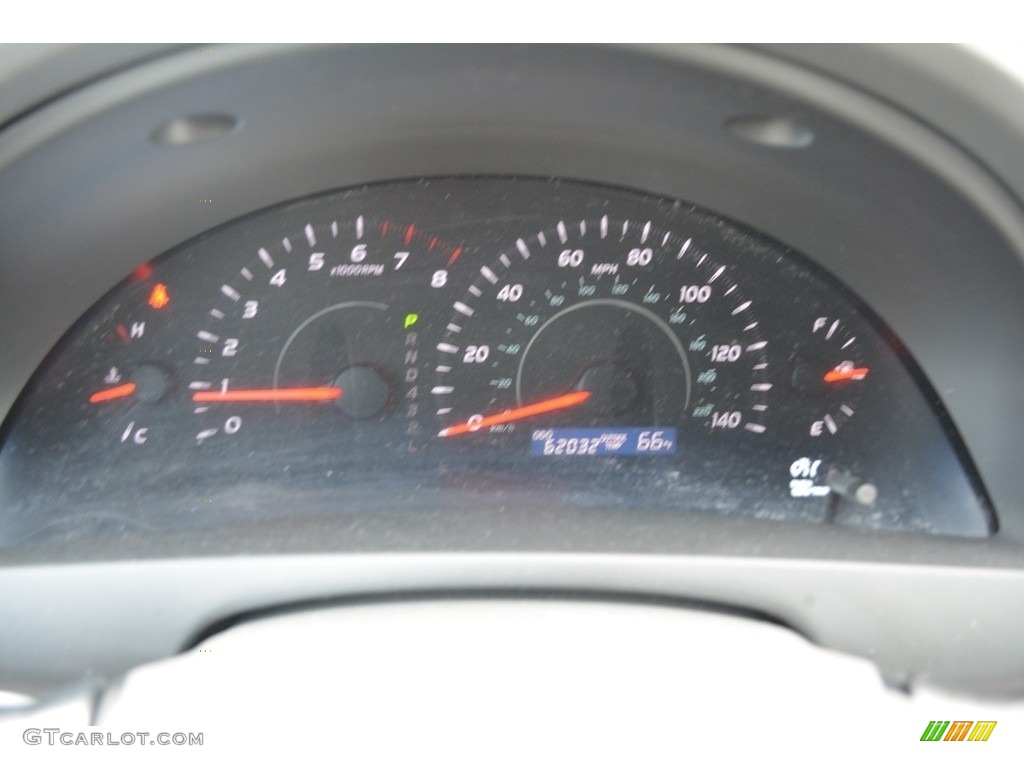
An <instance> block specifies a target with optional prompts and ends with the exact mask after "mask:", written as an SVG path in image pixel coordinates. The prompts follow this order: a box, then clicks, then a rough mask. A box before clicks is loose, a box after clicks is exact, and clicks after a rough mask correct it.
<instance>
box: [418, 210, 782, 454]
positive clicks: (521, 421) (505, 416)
mask: <svg viewBox="0 0 1024 768" xmlns="http://www.w3.org/2000/svg"><path fill="white" fill-rule="evenodd" d="M452 311H453V314H452V316H451V320H450V322H449V324H448V326H447V332H446V334H445V336H444V338H443V340H442V341H441V342H440V343H439V344H438V345H437V347H436V349H437V353H438V355H437V365H436V366H435V373H436V383H435V385H434V387H433V389H432V392H433V394H434V395H435V398H436V404H437V407H436V414H437V417H438V423H439V427H440V432H439V436H440V437H442V438H452V439H454V438H460V439H462V440H469V441H473V440H485V441H487V442H489V443H491V444H500V443H505V442H509V443H511V444H524V443H528V444H529V445H530V450H531V451H532V452H533V453H535V454H537V455H610V454H613V455H640V454H659V453H674V452H675V451H676V449H677V445H678V443H679V441H680V439H683V438H684V437H685V435H686V434H687V433H696V432H701V433H705V434H706V433H730V432H743V433H747V434H749V433H754V434H761V433H763V432H764V431H765V430H766V429H767V426H766V418H765V417H766V411H767V409H768V402H769V393H770V391H771V389H772V383H771V381H770V380H769V370H768V360H767V356H766V347H767V342H766V341H765V340H764V339H763V338H762V336H761V332H760V329H759V325H758V321H757V319H756V316H755V311H756V307H754V306H753V301H751V300H748V299H746V298H745V297H744V295H743V291H742V289H741V287H740V286H739V284H738V283H737V282H736V281H735V280H734V278H733V274H732V265H731V264H729V263H727V262H725V261H723V260H722V259H720V257H719V256H717V255H716V254H712V253H709V252H708V251H706V250H704V249H702V248H701V246H700V244H699V243H697V242H695V241H694V240H693V238H691V237H689V236H686V235H685V234H675V233H673V232H670V231H668V230H666V229H662V228H660V227H658V226H656V225H655V224H654V223H653V222H651V221H630V220H627V219H614V218H611V217H609V216H604V217H601V218H600V219H596V220H586V219H585V220H580V221H569V222H566V221H559V222H558V223H557V224H556V225H555V226H554V227H552V228H551V229H550V230H545V231H541V232H538V233H537V234H536V235H533V236H531V237H526V238H520V239H517V240H516V241H515V242H514V243H513V244H512V246H511V247H510V248H509V249H508V250H506V251H505V252H504V253H501V254H500V255H499V256H498V257H497V258H496V259H495V260H494V261H493V262H491V263H489V264H486V265H484V266H482V267H481V268H480V270H479V273H478V274H477V276H476V279H475V281H474V282H473V283H472V284H471V285H470V286H469V287H468V289H467V290H466V292H465V293H464V295H462V296H461V297H460V298H459V299H458V300H456V301H455V302H454V303H453V304H452Z"/></svg>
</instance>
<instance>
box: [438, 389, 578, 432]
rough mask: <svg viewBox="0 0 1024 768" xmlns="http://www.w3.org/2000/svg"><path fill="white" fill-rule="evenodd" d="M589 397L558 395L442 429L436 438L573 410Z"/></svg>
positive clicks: (576, 394)
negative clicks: (568, 409)
mask: <svg viewBox="0 0 1024 768" xmlns="http://www.w3.org/2000/svg"><path fill="white" fill-rule="evenodd" d="M589 397H590V393H589V392H587V391H582V392H572V393H571V394H568V395H559V396H558V397H552V398H550V399H548V400H541V401H540V402H539V403H533V404H532V405H524V406H523V407H522V408H513V409H512V410H509V411H502V412H501V413H496V414H494V415H493V416H484V417H483V418H480V419H474V420H473V421H472V423H470V422H468V421H467V422H465V423H463V424H455V425H453V426H451V427H448V428H446V429H442V430H441V431H440V432H438V433H437V436H438V437H454V436H455V435H464V434H466V433H467V432H476V431H477V430H480V429H484V428H485V427H492V426H494V425H495V424H508V423H509V422H510V421H519V420H520V419H528V418H530V417H531V416H539V415H540V414H542V413H551V412H552V411H561V410H564V409H566V408H573V407H575V406H577V405H579V404H580V403H584V402H586V401H587V399H588V398H589Z"/></svg>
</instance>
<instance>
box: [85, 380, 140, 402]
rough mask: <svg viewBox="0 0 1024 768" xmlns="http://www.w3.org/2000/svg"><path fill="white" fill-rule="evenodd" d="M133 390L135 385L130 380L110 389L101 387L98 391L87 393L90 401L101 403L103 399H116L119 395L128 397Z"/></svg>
mask: <svg viewBox="0 0 1024 768" xmlns="http://www.w3.org/2000/svg"><path fill="white" fill-rule="evenodd" d="M134 391H135V385H134V384H132V383H131V382H128V383H127V384H121V385H120V386H117V387H111V388H110V389H101V390H100V391H99V392H93V393H92V394H91V395H89V402H90V403H102V402H104V401H105V400H116V399H117V398H119V397H128V395H130V394H131V393H132V392H134Z"/></svg>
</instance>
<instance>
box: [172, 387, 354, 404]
mask: <svg viewBox="0 0 1024 768" xmlns="http://www.w3.org/2000/svg"><path fill="white" fill-rule="evenodd" d="M339 397H341V389H339V388H338V387H294V388H292V389H229V390H228V391H227V392H196V393H195V394H194V395H192V401H193V402H195V403H265V402H292V403H296V402H305V403H310V402H323V401H326V400H337V399H338V398H339Z"/></svg>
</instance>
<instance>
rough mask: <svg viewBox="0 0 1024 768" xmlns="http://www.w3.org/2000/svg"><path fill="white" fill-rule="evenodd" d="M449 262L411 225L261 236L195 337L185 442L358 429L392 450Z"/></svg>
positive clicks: (314, 225) (327, 226)
mask: <svg viewBox="0 0 1024 768" xmlns="http://www.w3.org/2000/svg"><path fill="white" fill-rule="evenodd" d="M460 254H461V248H460V247H457V246H456V247H454V248H453V247H451V246H449V245H447V244H446V243H444V242H442V240H441V239H440V238H438V237H436V236H433V235H430V234H428V233H425V232H423V231H421V230H420V228H419V227H417V225H416V224H415V223H413V222H408V221H402V222H395V221H390V220H388V219H383V218H374V217H371V216H370V215H368V214H367V215H363V214H361V213H356V215H354V216H351V217H342V216H339V217H337V218H332V219H330V220H320V221H312V222H309V223H306V224H305V226H304V227H303V228H302V229H301V231H299V232H288V233H276V236H274V237H272V238H268V239H267V240H266V241H265V242H263V243H262V244H261V245H260V246H259V247H258V248H255V249H254V250H253V252H252V253H251V255H250V256H249V258H247V259H246V260H245V261H244V262H243V263H242V264H241V265H240V266H239V269H238V272H237V274H236V275H235V276H234V277H233V278H231V279H229V280H228V281H227V282H225V283H224V284H223V285H221V286H220V288H219V291H218V300H217V303H216V304H215V305H214V306H213V307H211V308H210V309H209V310H208V311H207V313H206V315H205V317H204V318H203V321H202V325H201V327H200V328H199V329H198V330H197V331H196V332H195V345H196V354H195V357H194V358H193V360H192V365H193V367H192V377H191V381H189V383H188V388H189V389H190V391H191V400H192V405H193V413H194V414H196V415H197V416H198V417H199V423H198V424H197V426H196V429H195V434H194V440H195V443H196V444H197V445H204V444H209V443H216V442H217V441H222V440H224V439H235V440H238V439H240V438H239V437H236V436H239V435H241V436H243V437H244V436H245V434H246V432H248V431H252V430H255V432H254V434H253V436H252V437H251V438H250V439H251V440H253V441H255V443H254V444H259V443H263V442H265V441H267V440H272V439H275V438H279V437H280V436H281V435H282V434H286V433H288V432H289V431H292V430H295V429H298V428H301V429H302V430H303V431H302V433H301V434H302V436H303V439H304V440H305V441H307V446H308V445H309V444H310V441H312V443H313V444H319V443H320V441H321V440H322V439H328V438H332V439H333V440H334V441H335V444H337V440H339V439H340V440H342V441H347V440H348V439H354V438H353V436H352V435H351V434H350V433H352V432H354V431H355V432H358V431H359V429H360V424H362V423H368V424H371V425H372V427H373V428H374V429H377V430H384V432H385V433H386V435H385V436H386V437H387V438H388V439H389V440H391V441H393V442H401V441H402V440H404V439H408V438H410V437H414V436H416V435H418V434H419V432H420V429H421V416H420V400H421V399H422V397H421V394H420V385H419V381H420V374H421V368H422V367H424V366H425V365H427V364H429V358H428V357H427V356H421V350H420V346H421V341H420V330H421V325H420V321H421V314H422V313H424V309H423V307H424V306H427V305H429V304H430V302H429V301H428V299H429V296H430V294H431V292H432V291H433V292H435V293H436V289H438V288H443V287H445V286H446V285H447V282H448V268H449V267H450V266H451V265H453V264H454V263H455V262H456V261H457V260H458V258H459V256H460ZM428 312H429V308H428ZM424 357H426V358H427V359H424ZM285 411H287V413H284V412H285Z"/></svg>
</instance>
